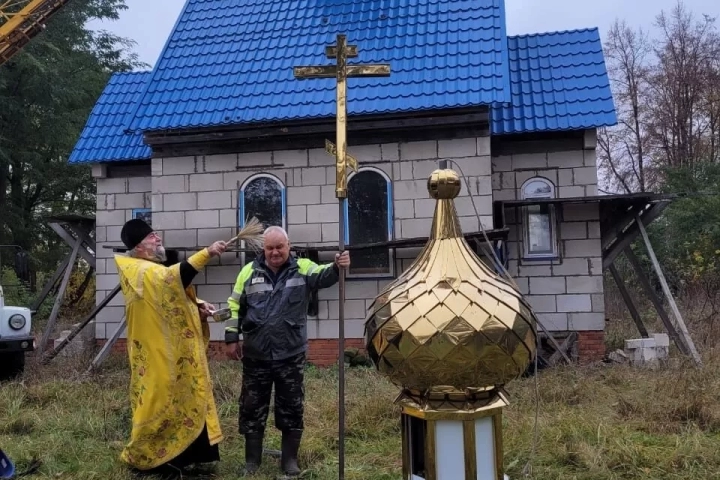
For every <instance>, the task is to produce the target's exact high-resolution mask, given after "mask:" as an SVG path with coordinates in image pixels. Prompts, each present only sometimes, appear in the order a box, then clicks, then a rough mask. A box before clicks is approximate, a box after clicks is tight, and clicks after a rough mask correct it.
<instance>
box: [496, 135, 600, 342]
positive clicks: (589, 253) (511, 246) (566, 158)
mask: <svg viewBox="0 0 720 480" xmlns="http://www.w3.org/2000/svg"><path fill="white" fill-rule="evenodd" d="M492 166H493V195H494V198H495V200H500V199H504V200H515V199H520V198H521V193H520V188H521V186H522V185H523V183H524V182H525V181H526V180H528V179H529V178H532V177H535V176H542V177H545V178H547V179H549V180H550V181H552V182H553V183H554V184H555V186H556V195H557V196H558V197H560V198H568V197H580V196H588V195H596V193H597V170H596V156H595V150H593V149H585V150H575V151H565V152H540V153H534V154H522V155H508V156H496V157H493V158H492ZM516 214H517V217H516ZM505 215H506V219H505V220H506V224H507V225H508V227H509V228H510V236H509V241H508V257H509V269H508V271H509V273H510V274H511V275H513V277H515V278H516V281H517V282H518V285H519V286H520V288H521V290H522V292H523V293H524V294H526V295H527V299H528V300H529V302H530V303H531V305H532V306H533V308H534V309H535V311H536V312H537V313H538V316H539V317H540V320H541V321H542V322H543V324H544V325H545V326H546V327H547V329H548V330H551V331H579V332H583V331H602V330H604V328H605V314H604V312H605V303H604V295H603V282H602V280H603V277H602V260H601V246H600V222H599V210H598V205H597V204H567V205H564V206H563V207H558V208H556V215H557V219H558V224H557V229H558V230H557V238H558V242H559V249H558V253H559V255H558V257H557V258H554V259H551V260H548V259H542V260H539V259H525V258H523V246H522V243H521V241H520V239H522V227H521V221H520V220H521V218H520V216H521V215H522V209H520V208H518V209H517V210H516V209H515V208H506V210H505Z"/></svg>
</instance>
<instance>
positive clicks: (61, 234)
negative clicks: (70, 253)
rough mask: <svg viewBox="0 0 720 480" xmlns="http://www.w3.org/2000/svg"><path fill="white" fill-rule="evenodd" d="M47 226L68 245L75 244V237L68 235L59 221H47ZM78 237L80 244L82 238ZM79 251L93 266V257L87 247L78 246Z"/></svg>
mask: <svg viewBox="0 0 720 480" xmlns="http://www.w3.org/2000/svg"><path fill="white" fill-rule="evenodd" d="M48 226H49V227H50V228H51V229H52V230H53V231H54V232H55V233H57V234H58V236H59V237H60V238H62V239H63V240H65V242H66V243H67V244H68V245H70V246H71V247H72V246H73V245H75V243H76V241H75V239H74V238H73V236H72V235H70V233H68V231H67V230H65V229H64V228H63V227H62V225H60V224H59V223H55V222H49V223H48ZM78 238H79V239H80V243H81V244H82V243H83V239H82V238H81V237H78ZM79 253H80V255H81V256H82V257H83V259H84V260H85V261H86V262H88V263H89V264H90V266H91V267H93V268H95V257H94V256H93V255H92V254H91V253H90V252H88V250H87V248H85V247H82V248H80V250H79Z"/></svg>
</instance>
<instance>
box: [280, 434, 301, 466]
mask: <svg viewBox="0 0 720 480" xmlns="http://www.w3.org/2000/svg"><path fill="white" fill-rule="evenodd" d="M301 438H302V430H288V431H285V432H283V434H282V455H281V457H280V468H281V469H282V471H283V473H284V474H285V475H288V476H291V477H295V476H298V475H300V467H298V450H300V439H301Z"/></svg>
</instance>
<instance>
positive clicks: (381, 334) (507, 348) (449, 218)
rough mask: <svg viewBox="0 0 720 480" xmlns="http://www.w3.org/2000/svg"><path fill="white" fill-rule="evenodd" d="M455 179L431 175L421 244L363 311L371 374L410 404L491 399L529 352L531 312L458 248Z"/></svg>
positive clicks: (450, 174) (445, 173)
mask: <svg viewBox="0 0 720 480" xmlns="http://www.w3.org/2000/svg"><path fill="white" fill-rule="evenodd" d="M461 186H462V185H461V183H460V177H459V176H458V174H457V173H455V172H454V171H453V170H450V169H442V170H435V171H434V172H432V174H431V176H430V178H429V179H428V183H427V187H428V192H429V193H430V196H431V197H432V198H435V199H436V200H437V204H436V207H435V214H434V217H433V223H432V229H431V233H430V237H429V239H428V243H427V244H426V245H425V248H424V249H423V250H422V252H421V253H420V254H419V256H418V257H417V259H416V260H415V262H413V264H412V265H411V266H410V267H409V268H408V269H407V270H406V271H405V272H404V273H403V274H402V275H401V276H400V277H399V278H397V279H396V280H395V281H393V282H392V283H391V284H389V285H388V286H387V287H386V288H385V289H384V290H383V291H382V292H381V293H380V294H379V295H378V296H377V297H376V298H375V300H374V302H373V304H372V305H371V306H370V309H369V312H368V316H367V318H366V320H365V336H366V338H365V341H366V347H367V350H368V353H369V355H370V357H371V359H372V360H373V362H374V364H375V366H376V368H377V369H378V371H380V372H381V373H383V374H384V375H386V376H387V377H388V378H389V379H390V380H391V381H392V382H393V383H394V384H396V385H397V386H399V387H401V388H403V389H404V390H405V391H406V392H411V393H412V392H415V394H416V395H417V396H425V397H428V396H436V395H434V394H441V395H442V396H445V397H447V395H448V394H449V395H453V394H459V395H461V396H463V397H464V398H468V394H469V393H470V392H483V391H485V392H486V391H491V390H495V389H496V388H499V387H502V386H503V385H505V384H506V383H508V382H509V381H511V380H513V379H515V378H517V377H518V376H520V375H522V374H523V373H524V372H525V370H526V369H527V367H528V365H529V364H530V361H531V360H532V359H533V358H534V355H535V349H536V343H535V342H536V317H535V315H534V313H533V312H532V309H531V308H530V305H529V304H528V303H527V301H526V300H525V299H524V298H523V296H522V294H521V293H520V292H519V291H517V290H516V289H515V288H514V287H513V286H512V285H510V284H509V283H508V282H507V281H505V280H504V279H502V278H500V277H499V276H498V275H496V274H495V273H494V272H493V271H492V270H490V268H488V267H487V266H486V265H485V263H483V262H482V260H480V258H479V257H478V256H477V255H476V254H475V252H473V250H472V249H471V248H470V246H469V245H468V244H467V242H466V241H465V238H464V237H463V235H462V231H461V229H460V223H459V220H458V217H457V212H456V211H455V204H454V201H453V199H454V198H455V197H457V195H458V194H459V193H460V190H461Z"/></svg>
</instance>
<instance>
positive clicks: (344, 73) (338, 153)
mask: <svg viewBox="0 0 720 480" xmlns="http://www.w3.org/2000/svg"><path fill="white" fill-rule="evenodd" d="M325 56H326V57H327V58H334V59H336V65H316V66H301V67H295V68H293V74H294V75H295V78H297V79H300V80H304V79H310V78H335V79H336V93H335V99H336V114H335V125H336V140H335V144H333V143H332V142H331V141H329V140H326V141H325V151H326V152H327V153H328V154H330V155H333V156H335V170H336V172H335V197H336V198H337V199H338V203H339V207H340V215H339V230H340V235H339V241H338V243H339V250H340V252H342V251H344V250H345V208H344V202H345V199H346V198H347V169H348V167H350V168H351V169H352V170H353V171H355V172H357V168H358V165H357V160H356V159H355V158H353V157H352V156H351V155H348V153H347V78H348V77H388V76H390V65H388V64H374V65H370V64H365V65H357V64H356V65H348V64H347V59H348V58H354V57H357V56H358V49H357V46H356V45H348V44H347V38H346V36H345V35H338V36H337V44H336V45H329V46H327V47H325ZM338 291H339V292H338V293H339V307H338V320H339V324H340V325H339V331H338V337H339V338H338V384H339V385H338V478H339V480H343V479H344V478H345V271H344V270H342V269H341V270H340V282H339V284H338Z"/></svg>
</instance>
